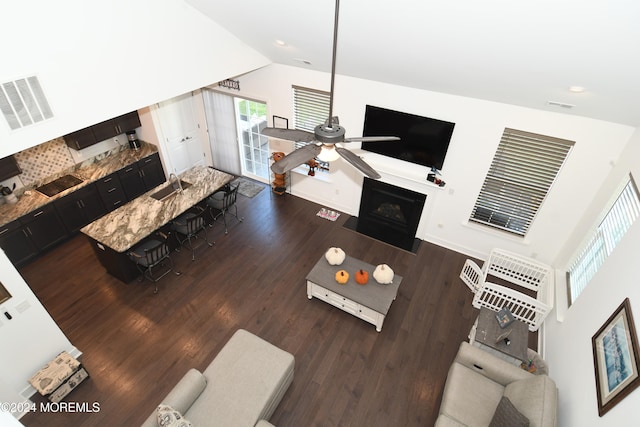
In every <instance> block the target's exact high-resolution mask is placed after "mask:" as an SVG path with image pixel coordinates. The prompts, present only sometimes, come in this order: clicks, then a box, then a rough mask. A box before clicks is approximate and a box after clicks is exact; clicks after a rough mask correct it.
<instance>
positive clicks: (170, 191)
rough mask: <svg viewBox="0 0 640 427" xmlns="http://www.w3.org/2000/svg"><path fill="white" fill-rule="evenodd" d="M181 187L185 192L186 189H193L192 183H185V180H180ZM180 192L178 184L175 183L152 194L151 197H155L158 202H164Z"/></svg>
mask: <svg viewBox="0 0 640 427" xmlns="http://www.w3.org/2000/svg"><path fill="white" fill-rule="evenodd" d="M180 185H181V186H182V189H183V190H184V189H186V188H189V187H191V184H190V183H188V182H187V181H183V180H180ZM179 190H180V188H179V187H178V184H177V183H175V182H172V183H170V184H169V185H166V186H165V187H162V188H161V189H160V190H158V191H156V192H155V193H153V194H151V195H150V196H149V197H153V198H154V199H156V200H159V201H161V202H164V201H165V200H167V199H168V198H169V197H171V196H174V195H176V194H178V191H179Z"/></svg>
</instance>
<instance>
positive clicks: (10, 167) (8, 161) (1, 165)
mask: <svg viewBox="0 0 640 427" xmlns="http://www.w3.org/2000/svg"><path fill="white" fill-rule="evenodd" d="M21 173H22V171H21V170H20V167H19V166H18V162H16V159H15V158H14V157H13V156H7V157H4V158H2V159H0V181H4V180H5V179H9V178H11V177H13V176H16V175H20V174H21Z"/></svg>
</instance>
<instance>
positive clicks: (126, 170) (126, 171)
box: [124, 168, 133, 173]
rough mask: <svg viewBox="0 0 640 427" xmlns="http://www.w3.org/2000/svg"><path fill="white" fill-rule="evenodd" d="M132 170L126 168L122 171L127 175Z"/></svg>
mask: <svg viewBox="0 0 640 427" xmlns="http://www.w3.org/2000/svg"><path fill="white" fill-rule="evenodd" d="M132 170H133V168H127V169H125V170H124V172H125V173H129V172H131V171H132Z"/></svg>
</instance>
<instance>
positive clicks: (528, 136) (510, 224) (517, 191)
mask: <svg viewBox="0 0 640 427" xmlns="http://www.w3.org/2000/svg"><path fill="white" fill-rule="evenodd" d="M573 144H574V143H573V141H568V140H565V139H560V138H554V137H550V136H545V135H538V134H534V133H530V132H524V131H520V130H515V129H509V128H506V129H505V130H504V133H503V134H502V138H501V139H500V143H499V144H498V148H497V150H496V153H495V155H494V157H493V161H492V162H491V166H490V168H489V172H488V173H487V176H486V178H485V181H484V183H483V184H482V188H481V190H480V194H479V195H478V198H477V200H476V203H475V205H474V207H473V210H472V212H471V217H470V220H471V221H474V222H478V223H482V224H485V225H489V226H491V227H495V228H499V229H502V230H506V231H509V232H512V233H515V234H518V235H521V236H524V235H525V234H526V233H527V231H528V229H529V227H530V226H531V223H532V222H533V219H534V217H535V216H536V214H537V212H538V209H539V208H540V205H542V202H543V201H544V199H545V197H546V196H547V193H548V191H549V189H550V188H551V185H552V184H553V182H554V181H555V179H556V176H557V175H558V172H559V171H560V168H561V167H562V165H563V163H564V161H565V160H566V158H567V155H568V154H569V151H570V150H571V147H573Z"/></svg>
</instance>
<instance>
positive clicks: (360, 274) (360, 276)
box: [356, 270, 369, 285]
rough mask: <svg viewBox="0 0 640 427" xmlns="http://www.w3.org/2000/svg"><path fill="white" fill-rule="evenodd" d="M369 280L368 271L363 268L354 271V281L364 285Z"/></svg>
mask: <svg viewBox="0 0 640 427" xmlns="http://www.w3.org/2000/svg"><path fill="white" fill-rule="evenodd" d="M368 281H369V273H368V272H366V271H364V270H358V271H356V283H358V284H360V285H366V284H367V282H368Z"/></svg>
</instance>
